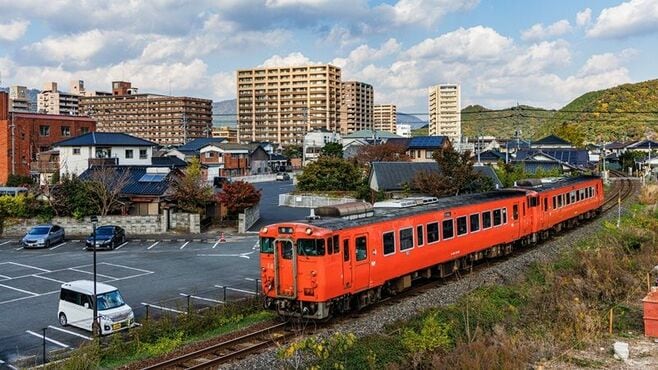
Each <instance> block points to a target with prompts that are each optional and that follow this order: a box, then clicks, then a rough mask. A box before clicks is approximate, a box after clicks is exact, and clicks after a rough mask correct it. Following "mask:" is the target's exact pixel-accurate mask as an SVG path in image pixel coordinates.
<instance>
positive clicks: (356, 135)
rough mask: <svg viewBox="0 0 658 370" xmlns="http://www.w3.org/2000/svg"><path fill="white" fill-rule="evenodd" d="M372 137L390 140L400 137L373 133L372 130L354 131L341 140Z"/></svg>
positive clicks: (383, 132) (384, 132)
mask: <svg viewBox="0 0 658 370" xmlns="http://www.w3.org/2000/svg"><path fill="white" fill-rule="evenodd" d="M373 136H375V137H377V138H378V139H390V138H394V137H402V136H400V135H396V134H394V133H392V132H388V131H373V130H360V131H354V132H352V133H351V134H349V135H347V136H343V139H362V138H372V137H373Z"/></svg>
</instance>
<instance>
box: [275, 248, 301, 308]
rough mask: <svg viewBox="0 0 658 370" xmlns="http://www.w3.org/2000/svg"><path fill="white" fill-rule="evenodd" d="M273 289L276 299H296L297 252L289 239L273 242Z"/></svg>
mask: <svg viewBox="0 0 658 370" xmlns="http://www.w3.org/2000/svg"><path fill="white" fill-rule="evenodd" d="M274 255H275V258H274V287H275V289H276V295H277V297H282V298H292V299H294V298H297V250H296V249H295V247H294V244H293V242H292V240H290V239H276V240H275V241H274Z"/></svg>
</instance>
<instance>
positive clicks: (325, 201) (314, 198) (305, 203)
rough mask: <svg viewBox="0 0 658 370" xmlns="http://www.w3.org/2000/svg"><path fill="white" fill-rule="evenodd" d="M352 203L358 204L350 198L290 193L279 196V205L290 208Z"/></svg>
mask: <svg viewBox="0 0 658 370" xmlns="http://www.w3.org/2000/svg"><path fill="white" fill-rule="evenodd" d="M350 202H356V199H354V198H349V197H343V198H334V197H327V196H320V195H295V194H290V193H286V194H279V205H280V206H288V207H299V208H315V207H322V206H333V205H336V204H343V203H350Z"/></svg>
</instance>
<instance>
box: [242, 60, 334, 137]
mask: <svg viewBox="0 0 658 370" xmlns="http://www.w3.org/2000/svg"><path fill="white" fill-rule="evenodd" d="M340 75H341V70H340V68H338V67H334V66H332V65H329V64H322V65H310V66H291V67H275V68H256V69H245V70H238V71H237V93H238V102H237V110H238V141H239V142H240V143H249V142H253V141H258V142H273V143H280V144H283V145H287V144H296V145H301V144H302V143H303V141H304V135H305V133H307V132H310V131H312V130H314V129H321V128H322V129H326V130H329V131H333V132H338V131H340V122H339V118H340V117H339V106H340Z"/></svg>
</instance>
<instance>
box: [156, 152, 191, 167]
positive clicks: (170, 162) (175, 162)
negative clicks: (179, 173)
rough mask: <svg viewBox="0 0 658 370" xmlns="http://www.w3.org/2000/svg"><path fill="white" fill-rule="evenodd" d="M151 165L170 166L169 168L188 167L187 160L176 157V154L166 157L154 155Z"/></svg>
mask: <svg viewBox="0 0 658 370" xmlns="http://www.w3.org/2000/svg"><path fill="white" fill-rule="evenodd" d="M151 165H152V166H153V167H169V168H180V167H186V166H187V162H185V161H184V160H182V159H180V158H178V157H176V156H173V155H172V156H166V157H164V156H163V157H152V158H151Z"/></svg>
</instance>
